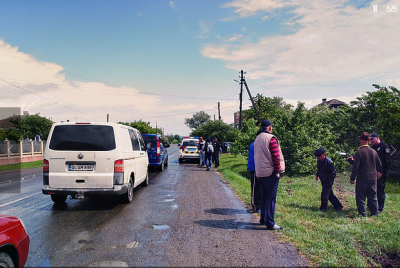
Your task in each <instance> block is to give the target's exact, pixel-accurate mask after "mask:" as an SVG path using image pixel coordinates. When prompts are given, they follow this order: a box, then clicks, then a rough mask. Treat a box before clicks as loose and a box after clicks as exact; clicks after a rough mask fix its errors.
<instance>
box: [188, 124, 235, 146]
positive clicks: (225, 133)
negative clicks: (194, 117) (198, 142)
mask: <svg viewBox="0 0 400 268" xmlns="http://www.w3.org/2000/svg"><path fill="white" fill-rule="evenodd" d="M236 131H237V130H236V129H235V128H234V127H233V126H231V125H228V124H226V123H224V122H223V121H219V120H217V121H208V122H206V123H205V124H202V125H201V126H199V127H197V128H196V130H194V131H193V132H192V133H191V136H196V137H203V138H205V139H206V138H208V137H210V138H213V137H217V139H218V141H220V142H224V141H233V140H234V139H235V137H236Z"/></svg>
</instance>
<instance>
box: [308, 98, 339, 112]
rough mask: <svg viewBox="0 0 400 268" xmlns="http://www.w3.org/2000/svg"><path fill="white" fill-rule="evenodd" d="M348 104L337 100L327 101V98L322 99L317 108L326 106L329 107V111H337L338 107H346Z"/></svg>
mask: <svg viewBox="0 0 400 268" xmlns="http://www.w3.org/2000/svg"><path fill="white" fill-rule="evenodd" d="M345 104H346V103H345V102H343V101H340V100H337V99H331V100H329V101H327V100H326V98H324V99H322V103H320V104H318V105H317V106H315V107H318V106H324V105H328V106H329V109H334V110H336V109H337V108H338V107H340V106H342V105H345Z"/></svg>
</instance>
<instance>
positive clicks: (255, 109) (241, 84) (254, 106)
mask: <svg viewBox="0 0 400 268" xmlns="http://www.w3.org/2000/svg"><path fill="white" fill-rule="evenodd" d="M243 74H244V72H243V70H241V71H240V97H239V98H240V108H239V130H241V129H242V102H243V85H245V86H246V90H247V93H248V94H249V97H250V100H251V103H252V104H253V109H254V111H255V112H256V115H257V118H258V124H260V123H261V118H260V114H259V113H258V109H257V106H256V105H255V103H254V100H253V97H252V96H251V93H250V90H249V87H248V86H247V83H246V80H245V79H244V76H243ZM235 81H236V80H235Z"/></svg>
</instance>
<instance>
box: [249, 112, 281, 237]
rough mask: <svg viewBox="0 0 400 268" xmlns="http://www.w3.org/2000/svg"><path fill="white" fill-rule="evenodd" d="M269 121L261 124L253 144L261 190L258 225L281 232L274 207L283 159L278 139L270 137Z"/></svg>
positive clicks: (270, 126)
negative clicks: (276, 221) (276, 222)
mask: <svg viewBox="0 0 400 268" xmlns="http://www.w3.org/2000/svg"><path fill="white" fill-rule="evenodd" d="M272 131H273V126H272V124H271V121H269V120H263V121H262V122H261V131H260V134H258V136H257V138H256V140H255V142H254V160H255V167H256V169H255V170H256V176H257V178H258V179H259V181H260V186H261V187H260V188H261V215H260V217H261V218H260V224H263V225H265V226H267V230H282V229H283V228H282V227H281V226H279V225H277V224H275V205H276V196H277V194H278V186H279V180H280V177H281V176H280V172H283V171H284V159H283V155H282V152H281V148H280V146H279V142H278V139H277V138H276V137H275V136H274V135H272Z"/></svg>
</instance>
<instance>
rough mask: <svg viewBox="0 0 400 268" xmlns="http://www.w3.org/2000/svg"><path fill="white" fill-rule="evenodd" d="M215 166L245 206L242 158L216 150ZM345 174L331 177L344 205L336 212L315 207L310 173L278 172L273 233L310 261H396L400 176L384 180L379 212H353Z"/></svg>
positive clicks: (399, 260) (399, 261)
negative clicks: (276, 230) (279, 228)
mask: <svg viewBox="0 0 400 268" xmlns="http://www.w3.org/2000/svg"><path fill="white" fill-rule="evenodd" d="M218 171H220V172H221V173H222V175H223V177H224V178H225V179H226V181H227V183H228V185H230V187H231V188H232V189H233V191H235V192H236V194H237V195H238V196H239V197H240V198H241V199H242V200H243V202H244V203H245V204H246V206H247V207H249V208H250V207H251V204H250V200H251V198H250V195H251V190H250V180H249V179H250V174H249V172H248V171H247V158H246V157H243V156H241V155H238V156H236V157H235V156H234V155H231V154H222V155H221V158H220V166H219V167H218ZM349 180H350V175H349V172H348V171H347V172H343V173H339V174H338V176H337V178H336V179H335V189H334V193H335V194H336V195H337V196H338V198H339V200H340V201H341V202H342V204H343V206H344V209H343V210H342V211H341V212H337V211H335V210H334V208H333V207H332V205H331V204H329V205H328V210H327V212H320V211H319V206H320V195H321V189H322V187H321V183H320V182H319V181H316V180H315V176H299V177H288V176H286V175H283V176H282V178H281V180H280V183H279V190H278V197H277V204H276V212H275V219H276V222H277V224H279V225H282V226H283V227H284V229H283V230H282V231H280V233H281V234H282V235H280V236H279V237H280V238H281V239H283V240H285V241H289V242H291V243H292V244H293V245H294V246H295V247H296V248H297V249H298V251H299V252H300V253H301V254H302V255H304V256H306V257H307V258H308V259H309V260H310V261H311V262H312V263H313V264H314V265H315V266H335V267H371V266H386V267H388V266H389V267H399V266H400V212H399V210H398V208H399V207H400V185H399V182H400V179H399V178H397V179H396V178H389V179H388V180H387V181H386V195H387V197H386V202H385V209H384V211H383V212H382V214H381V215H380V216H379V217H359V216H358V211H357V206H356V202H355V193H354V192H355V186H354V185H352V184H350V182H349ZM367 211H368V209H367ZM368 212H369V211H368Z"/></svg>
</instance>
